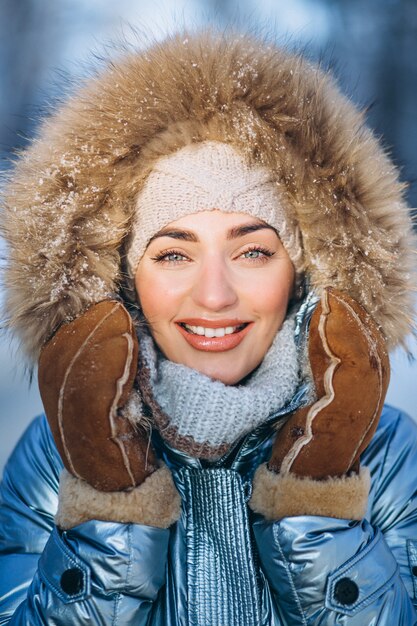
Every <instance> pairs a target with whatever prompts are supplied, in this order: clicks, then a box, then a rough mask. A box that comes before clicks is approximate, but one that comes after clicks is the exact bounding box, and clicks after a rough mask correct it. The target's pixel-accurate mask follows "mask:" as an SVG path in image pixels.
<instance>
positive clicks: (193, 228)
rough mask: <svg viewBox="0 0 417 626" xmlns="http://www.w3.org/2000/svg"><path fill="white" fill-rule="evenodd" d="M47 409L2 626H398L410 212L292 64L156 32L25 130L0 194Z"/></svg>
mask: <svg viewBox="0 0 417 626" xmlns="http://www.w3.org/2000/svg"><path fill="white" fill-rule="evenodd" d="M4 205H5V206H4V213H3V219H2V228H3V232H4V236H5V237H6V239H7V240H8V242H9V263H8V267H7V268H6V274H5V281H6V287H7V314H8V320H9V326H10V328H11V329H12V330H13V331H14V332H15V333H16V334H17V335H18V336H19V337H20V340H21V342H22V348H23V349H24V350H25V352H26V354H27V355H28V357H29V358H30V359H31V361H32V363H33V364H36V363H38V365H39V386H40V391H41V395H42V399H43V403H44V407H45V414H46V417H45V416H41V417H39V418H37V419H36V420H35V421H34V422H33V423H32V424H31V425H30V427H29V428H28V430H27V432H26V433H25V434H24V436H23V438H22V439H21V441H20V443H19V444H18V446H17V448H16V450H15V451H14V453H13V455H12V457H11V459H10V461H9V463H8V465H7V467H6V469H5V473H4V479H3V484H2V489H1V498H2V506H1V510H0V520H1V523H0V547H1V559H0V567H1V575H0V602H1V616H2V617H1V623H2V624H10V625H13V626H17V625H21V624H31V625H38V624H39V625H40V624H55V625H65V626H68V625H70V624H97V625H98V624H103V625H104V624H106V625H107V624H108V625H109V626H110V624H112V625H115V624H120V625H122V624H123V625H124V626H130V625H132V626H133V625H137V626H145V625H147V626H161V625H165V626H168V625H169V626H179V625H185V624H188V625H190V626H191V625H192V626H197V625H198V626H203V625H205V626H209V625H210V626H213V625H223V624H228V625H229V626H232V625H233V626H242V625H245V626H252V625H253V626H255V625H256V626H258V625H260V624H262V625H265V626H266V625H275V626H277V625H279V626H284V625H293V624H306V625H307V624H308V625H313V624H315V625H319V624H320V625H331V624H346V625H349V626H365V625H368V624H369V625H370V624H379V625H381V626H382V625H384V626H392V624H396V625H397V624H398V625H407V626H408V625H411V624H415V623H417V612H416V610H415V608H414V607H415V594H416V593H417V591H416V590H417V586H416V583H415V580H416V579H415V576H416V572H417V497H416V484H417V483H416V480H415V476H414V474H415V472H414V467H415V464H416V462H417V433H416V426H415V425H414V423H413V422H412V421H411V420H410V419H409V418H408V417H407V416H405V415H403V414H402V413H400V412H399V411H397V410H396V409H393V408H391V407H385V408H383V402H384V397H385V393H386V389H387V386H388V380H389V362H388V356H387V350H388V349H390V348H392V347H393V346H396V345H398V344H404V341H405V338H406V336H407V334H408V333H409V332H410V331H411V330H412V327H413V307H412V282H413V277H412V273H411V271H412V264H413V256H412V248H413V244H414V242H413V238H412V234H411V233H412V230H411V221H410V218H409V216H408V213H407V209H406V207H405V205H404V202H403V199H402V186H401V184H400V183H399V182H398V178H397V172H396V170H395V168H394V167H393V165H392V163H391V162H390V161H389V159H388V158H387V156H386V155H385V154H384V152H383V151H382V149H381V148H380V146H379V145H378V143H377V141H376V140H375V138H374V137H373V136H372V134H371V133H370V131H368V130H367V129H366V128H365V127H364V125H363V119H362V115H361V114H360V113H358V112H357V111H356V110H355V109H354V107H353V106H352V105H351V104H350V103H349V102H348V101H347V100H346V99H345V98H344V97H343V96H342V95H341V94H340V93H339V91H338V90H337V88H336V87H335V86H334V84H333V82H332V80H331V79H330V78H329V77H328V76H327V75H325V74H324V73H322V72H321V71H320V70H319V69H317V68H314V67H313V66H311V65H310V64H309V63H308V62H306V61H304V60H303V59H301V58H300V57H298V56H294V55H292V54H289V53H287V52H286V51H284V50H281V49H278V48H276V47H275V46H272V45H270V44H267V43H263V42H261V41H259V40H255V39H252V38H250V37H246V36H240V35H232V34H230V33H229V34H228V35H218V34H216V33H212V32H208V33H203V34H200V35H194V36H190V35H188V36H187V37H186V36H178V37H174V38H172V39H169V40H167V41H165V42H164V43H163V44H157V45H155V46H154V47H151V48H150V49H148V50H146V51H144V52H141V53H137V54H131V55H128V56H127V57H125V58H123V59H121V60H119V61H117V62H115V63H113V64H112V65H111V66H110V67H109V68H108V70H107V71H105V72H103V73H102V74H101V75H98V76H97V77H96V78H93V79H90V80H89V81H88V82H87V83H86V84H85V85H84V86H83V87H82V88H81V89H80V91H79V92H78V93H77V94H75V95H74V96H73V97H72V98H71V99H70V100H69V101H68V103H67V104H65V105H64V106H63V107H62V108H61V109H60V110H58V111H57V112H55V113H54V114H53V115H52V116H51V117H50V118H49V119H48V120H46V121H45V123H44V125H43V127H42V129H41V132H40V135H39V138H38V139H36V140H35V141H34V143H33V145H32V147H31V148H29V150H27V152H26V153H25V154H24V155H22V157H21V158H20V160H19V162H18V163H17V164H16V168H15V171H14V173H13V175H12V178H11V180H10V183H9V185H8V189H7V192H6V198H5V203H4Z"/></svg>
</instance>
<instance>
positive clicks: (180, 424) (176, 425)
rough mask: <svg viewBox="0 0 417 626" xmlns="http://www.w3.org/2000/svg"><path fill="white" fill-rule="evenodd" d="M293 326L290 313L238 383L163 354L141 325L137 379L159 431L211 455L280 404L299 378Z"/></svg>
mask: <svg viewBox="0 0 417 626" xmlns="http://www.w3.org/2000/svg"><path fill="white" fill-rule="evenodd" d="M294 326H295V321H294V317H290V318H288V319H287V320H286V321H285V322H284V323H283V325H282V328H281V329H280V330H279V331H278V333H277V334H276V336H275V339H274V341H273V343H272V345H271V347H270V348H269V350H268V352H267V354H266V355H265V357H264V359H263V361H262V363H261V364H260V366H259V367H258V368H257V369H256V370H255V371H254V372H253V373H252V374H251V375H250V376H249V377H247V378H246V379H245V382H244V383H243V384H238V385H225V384H223V383H222V382H220V381H218V380H213V379H211V378H209V377H208V376H205V375H204V374H201V373H199V372H197V371H196V370H194V369H191V368H189V367H187V366H185V365H180V364H178V363H173V362H172V361H169V360H167V359H166V358H165V357H164V356H163V355H162V354H161V353H160V351H159V350H158V349H157V348H156V346H155V344H154V341H153V339H152V338H151V337H150V335H148V334H147V333H146V332H144V331H143V330H142V331H140V332H139V342H140V355H141V363H140V364H139V374H138V384H139V388H140V391H141V395H142V398H143V400H144V401H145V402H146V404H147V405H148V406H149V407H150V409H151V411H152V417H153V421H154V422H155V425H156V427H157V428H158V430H159V431H160V433H161V435H162V437H163V438H164V439H165V440H166V441H167V442H168V443H169V444H170V445H171V446H173V447H174V448H176V449H178V450H181V451H184V452H187V453H188V454H191V455H192V456H196V457H199V458H205V459H211V460H213V459H215V458H218V457H220V456H222V455H223V454H224V453H225V452H226V451H227V450H228V449H229V448H230V446H231V445H232V444H233V443H234V442H235V441H237V440H238V439H239V438H240V437H242V436H243V435H245V434H246V433H248V432H250V431H251V430H253V429H254V428H255V427H256V426H258V425H259V424H261V423H263V422H264V421H266V420H267V419H268V417H269V416H271V415H272V414H273V413H274V412H276V411H278V410H279V409H280V408H282V407H283V406H284V405H285V404H286V403H287V402H289V400H290V399H291V397H292V396H293V395H294V393H295V391H296V389H297V387H298V385H299V382H300V372H299V362H298V352H297V347H296V344H295V339H294Z"/></svg>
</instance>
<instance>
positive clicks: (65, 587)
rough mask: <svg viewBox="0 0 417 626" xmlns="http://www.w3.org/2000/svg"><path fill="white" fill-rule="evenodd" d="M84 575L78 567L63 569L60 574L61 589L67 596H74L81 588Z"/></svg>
mask: <svg viewBox="0 0 417 626" xmlns="http://www.w3.org/2000/svg"><path fill="white" fill-rule="evenodd" d="M83 582H84V576H83V573H82V571H81V570H80V569H78V567H72V568H71V569H67V570H65V572H64V573H63V574H62V576H61V589H62V591H64V592H65V593H66V594H68V595H69V596H75V595H76V594H77V593H80V591H82V588H83Z"/></svg>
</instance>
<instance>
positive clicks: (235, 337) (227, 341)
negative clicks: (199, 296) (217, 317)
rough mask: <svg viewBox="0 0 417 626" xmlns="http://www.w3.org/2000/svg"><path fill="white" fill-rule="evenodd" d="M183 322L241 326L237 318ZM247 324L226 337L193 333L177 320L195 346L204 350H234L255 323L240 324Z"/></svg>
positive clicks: (223, 326)
mask: <svg viewBox="0 0 417 626" xmlns="http://www.w3.org/2000/svg"><path fill="white" fill-rule="evenodd" d="M181 322H182V323H185V324H190V325H191V326H204V328H225V327H226V326H239V323H238V324H237V323H236V320H233V323H231V322H232V320H221V322H209V321H208V320H201V319H200V320H197V318H193V320H192V321H191V320H188V319H187V321H185V320H184V321H183V320H181ZM245 323H246V324H247V326H245V327H244V328H242V330H239V331H237V332H236V333H232V334H231V335H225V336H224V337H204V335H193V334H191V333H189V332H187V331H186V330H185V328H183V327H182V326H181V324H180V323H178V322H177V328H178V330H179V331H180V333H181V334H182V336H183V337H184V339H185V340H186V341H187V343H189V344H190V346H192V347H193V348H195V349H196V350H202V351H203V352H226V351H227V350H233V348H236V346H238V345H239V344H240V343H241V341H243V339H244V338H245V337H246V335H247V334H248V332H249V331H250V329H251V328H252V326H253V323H251V322H249V323H247V322H240V324H245Z"/></svg>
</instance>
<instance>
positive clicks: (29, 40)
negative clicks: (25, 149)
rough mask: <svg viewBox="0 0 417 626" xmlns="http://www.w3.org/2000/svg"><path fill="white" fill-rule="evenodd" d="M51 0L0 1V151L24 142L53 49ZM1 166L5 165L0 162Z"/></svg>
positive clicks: (53, 4) (3, 152)
mask: <svg viewBox="0 0 417 626" xmlns="http://www.w3.org/2000/svg"><path fill="white" fill-rule="evenodd" d="M57 4H58V3H57V2H56V1H55V0H42V1H39V0H1V2H0V154H1V157H2V160H3V159H5V158H6V159H7V157H8V156H9V155H10V152H11V151H12V150H13V149H14V148H16V147H21V146H22V145H24V144H25V143H26V140H25V137H26V136H28V135H30V134H31V130H32V128H33V126H34V123H35V122H34V109H35V106H36V105H37V104H39V103H40V101H41V99H42V94H41V92H40V89H39V86H40V85H42V83H43V82H44V78H45V68H46V67H47V65H48V63H47V60H49V59H50V55H51V54H52V53H53V52H54V51H55V43H56V42H55V40H56V37H55V36H54V35H55V24H56V20H55V18H56V6H57ZM1 167H2V168H3V167H7V163H5V162H3V163H2V164H1Z"/></svg>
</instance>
